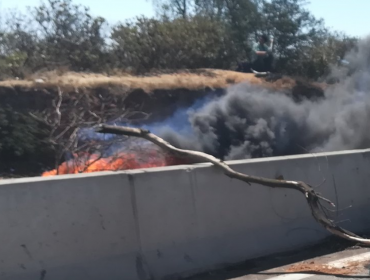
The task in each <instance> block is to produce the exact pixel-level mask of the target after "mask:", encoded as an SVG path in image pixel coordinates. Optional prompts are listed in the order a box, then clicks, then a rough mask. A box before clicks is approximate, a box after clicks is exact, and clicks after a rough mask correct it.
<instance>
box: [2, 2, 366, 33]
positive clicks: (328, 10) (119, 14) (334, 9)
mask: <svg viewBox="0 0 370 280" xmlns="http://www.w3.org/2000/svg"><path fill="white" fill-rule="evenodd" d="M309 2H310V3H309V4H308V5H307V8H308V9H309V10H310V11H311V12H312V13H313V14H314V15H315V16H317V17H320V18H323V19H324V20H325V22H326V25H327V26H329V27H331V28H332V29H335V30H338V31H343V32H345V33H347V34H348V35H352V36H358V37H364V36H367V35H370V15H369V13H370V0H311V1H309ZM38 3H40V0H0V5H1V6H0V8H1V9H2V10H4V9H8V8H19V9H21V10H24V9H25V7H26V6H35V5H37V4H38ZM74 3H79V4H83V5H85V6H89V7H90V8H91V11H92V13H93V14H95V15H101V16H103V17H105V18H106V19H108V21H109V22H110V23H114V22H117V21H122V20H125V19H129V18H132V17H135V16H138V15H146V16H153V15H154V14H155V13H154V10H153V7H152V3H151V0H103V1H102V0H74Z"/></svg>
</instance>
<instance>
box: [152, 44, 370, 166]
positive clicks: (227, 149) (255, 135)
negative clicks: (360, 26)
mask: <svg viewBox="0 0 370 280" xmlns="http://www.w3.org/2000/svg"><path fill="white" fill-rule="evenodd" d="M369 43H370V40H366V41H363V42H360V43H359V45H358V48H357V49H356V50H353V51H352V52H351V53H349V54H348V55H347V56H346V57H345V59H346V60H347V61H349V63H350V68H349V69H347V68H342V69H339V68H334V69H333V71H332V75H335V76H336V78H338V79H339V80H340V82H339V83H337V84H335V85H331V86H330V87H329V88H328V89H327V90H326V91H325V98H324V99H322V100H319V101H317V100H316V101H310V100H303V101H301V102H299V103H297V102H295V101H293V99H292V98H291V97H289V96H287V95H286V94H284V93H280V92H273V91H270V90H267V89H262V88H261V87H256V86H252V85H250V84H239V85H235V86H233V87H230V88H229V89H228V91H227V94H226V95H224V96H223V97H220V98H217V99H215V100H212V101H208V102H207V103H206V104H205V105H203V106H201V107H200V108H197V109H195V110H190V111H188V116H187V119H188V125H189V127H188V128H187V129H184V130H183V132H181V131H180V130H179V129H175V128H174V127H173V126H172V127H166V126H164V127H163V126H162V127H161V128H160V129H157V131H156V132H157V133H159V134H160V135H161V136H162V137H164V138H165V139H166V140H168V141H169V142H170V143H172V144H174V145H176V146H178V147H181V148H191V149H195V150H201V151H204V152H207V153H210V154H213V155H215V156H218V157H220V158H223V159H244V158H252V157H267V156H278V155H291V154H299V153H307V152H321V151H335V150H346V149H359V148H368V147H370V129H369V125H368V120H370V69H369V66H370V47H369V45H370V44H369Z"/></svg>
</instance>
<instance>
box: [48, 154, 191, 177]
mask: <svg viewBox="0 0 370 280" xmlns="http://www.w3.org/2000/svg"><path fill="white" fill-rule="evenodd" d="M187 163H189V162H187V161H186V160H185V159H179V158H176V157H174V156H171V155H168V154H163V153H159V152H158V151H154V150H153V151H148V152H145V153H140V154H138V153H118V154H116V155H114V156H110V157H106V158H100V157H99V156H98V155H86V154H85V155H81V154H80V155H74V159H72V160H69V161H66V162H63V163H62V164H61V165H60V166H59V168H58V169H54V170H51V171H47V172H44V173H43V174H42V176H43V177H49V176H55V175H63V174H78V173H91V172H98V171H118V170H128V169H139V168H150V167H161V166H169V165H179V164H187Z"/></svg>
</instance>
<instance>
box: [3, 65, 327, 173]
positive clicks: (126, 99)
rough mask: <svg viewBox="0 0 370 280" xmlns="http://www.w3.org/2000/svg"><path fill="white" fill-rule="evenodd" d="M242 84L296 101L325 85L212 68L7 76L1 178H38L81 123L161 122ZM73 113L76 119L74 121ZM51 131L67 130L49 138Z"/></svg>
mask: <svg viewBox="0 0 370 280" xmlns="http://www.w3.org/2000/svg"><path fill="white" fill-rule="evenodd" d="M242 82H248V83H251V84H254V85H257V86H261V87H264V88H267V89H270V90H272V91H280V92H285V93H286V94H288V95H291V96H292V97H293V98H294V99H295V100H297V101H298V102H299V101H300V100H301V99H302V98H313V99H316V98H320V97H323V96H324V91H323V86H322V85H317V84H310V83H306V82H302V81H298V80H296V79H292V78H288V77H272V78H271V77H270V78H269V79H266V78H257V77H255V76H254V75H253V74H244V73H238V72H233V71H221V70H212V69H201V70H194V71H181V72H177V73H173V74H162V75H156V76H153V75H152V76H141V77H133V76H124V75H121V76H110V77H109V76H104V75H99V74H81V73H65V74H63V75H58V74H56V73H53V72H51V73H44V74H42V75H35V76H34V77H33V78H30V79H29V80H9V81H2V82H0V118H2V119H0V158H1V161H0V177H19V176H21V177H23V176H34V175H36V176H38V175H40V174H41V173H42V172H43V171H45V170H50V169H53V168H55V160H56V154H57V152H56V150H55V147H56V146H58V145H59V147H60V146H61V145H60V142H61V141H62V140H61V139H64V140H63V141H67V142H66V143H67V144H68V141H69V140H68V137H69V136H68V135H73V134H71V133H73V131H74V130H75V128H76V127H81V126H92V125H94V124H96V123H97V122H98V121H102V120H112V119H116V117H115V116H117V114H121V112H122V114H123V115H124V116H125V117H126V113H128V115H129V117H128V118H129V119H130V120H136V121H137V122H139V124H140V122H146V123H148V122H154V121H162V120H164V119H166V118H168V117H170V116H171V115H172V114H173V113H174V112H175V111H176V110H177V109H178V108H187V107H190V106H191V105H193V104H194V103H195V102H196V101H197V100H199V99H200V98H202V97H206V96H207V97H208V96H211V97H212V96H221V95H223V94H226V92H227V91H226V88H227V87H229V86H231V85H233V84H237V83H242ZM60 101H61V104H59V102H60ZM58 106H59V108H60V110H56V108H57V107H58ZM58 111H59V112H60V114H59V115H60V119H59V121H58ZM135 112H137V114H136V113H135ZM143 113H144V114H143ZM4 116H5V117H4ZM20 116H22V117H20ZM35 116H38V117H37V118H36V120H35V119H33V118H34V117H35ZM40 116H41V118H40ZM75 116H77V119H79V121H80V122H79V123H76V122H74V121H75ZM25 119H27V120H25ZM45 120H48V121H47V122H45ZM29 121H32V122H29ZM58 122H59V124H56V123H58ZM73 122H74V123H73ZM81 124H82V125H81ZM50 131H54V136H55V135H58V134H59V133H60V135H63V136H62V137H60V136H56V137H54V138H52V137H50ZM66 137H67V138H66ZM50 140H52V141H50ZM55 143H56V144H55ZM63 143H64V142H63ZM66 143H64V144H63V145H66ZM63 147H64V146H63ZM64 158H65V157H63V159H64ZM63 159H62V160H63Z"/></svg>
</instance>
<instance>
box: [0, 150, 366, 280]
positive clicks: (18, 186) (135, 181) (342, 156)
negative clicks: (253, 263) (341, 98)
mask: <svg viewBox="0 0 370 280" xmlns="http://www.w3.org/2000/svg"><path fill="white" fill-rule="evenodd" d="M231 165H232V167H233V168H235V169H237V170H239V171H241V172H245V173H248V174H253V175H258V176H265V177H270V178H275V177H277V176H283V177H284V178H285V179H290V180H304V181H306V182H308V183H310V184H311V185H313V186H317V187H318V188H320V191H321V192H322V193H323V195H325V196H326V197H328V198H330V199H332V200H333V201H334V202H336V204H337V205H338V208H339V209H345V210H343V211H341V212H340V217H338V219H339V220H347V221H346V222H343V223H342V225H343V226H345V227H347V228H349V229H351V230H355V231H363V230H365V229H367V228H369V227H370V219H369V215H368V213H369V210H370V186H369V185H368V182H369V181H370V172H369V170H370V150H361V151H345V152H339V153H327V154H318V155H315V156H313V155H304V156H290V157H277V158H265V159H257V160H243V161H234V162H231ZM349 206H352V207H351V208H348V207H349ZM0 226H1V235H0V243H1V250H0V279H5V280H26V279H27V280H32V279H35V280H40V279H41V280H65V279H68V280H85V279H86V280H101V279H104V280H105V279H107V280H116V279H117V280H118V279H120V280H122V279H128V280H136V279H138V280H146V279H171V278H175V277H177V276H187V275H191V274H194V273H197V272H201V271H205V270H209V269H214V268H218V267H221V266H225V265H227V264H232V263H236V262H240V261H243V260H246V259H250V258H255V257H260V256H265V255H269V254H273V253H277V252H283V251H287V250H292V249H297V248H300V247H302V246H307V245H309V244H311V243H314V242H317V241H320V240H321V239H323V238H324V237H326V236H327V235H328V233H327V232H326V231H324V230H323V229H322V228H321V227H320V226H319V225H318V224H317V223H316V222H315V221H314V220H313V218H312V217H311V214H310V212H309V208H308V206H307V204H306V201H305V199H304V197H302V195H301V194H300V193H298V192H294V191H292V190H280V189H270V188H266V187H262V186H259V185H252V186H248V185H247V184H245V183H241V182H238V181H236V180H232V179H229V178H227V177H226V176H224V175H222V174H221V173H220V172H219V171H218V170H217V169H216V168H215V167H213V166H210V165H208V164H201V165H197V166H177V167H168V168H153V169H147V170H135V171H130V172H117V173H111V172H105V173H95V174H81V175H74V176H60V177H54V178H33V179H20V180H3V181H1V183H0Z"/></svg>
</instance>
